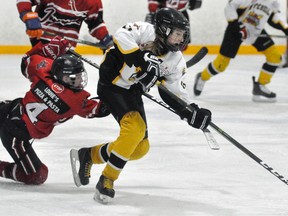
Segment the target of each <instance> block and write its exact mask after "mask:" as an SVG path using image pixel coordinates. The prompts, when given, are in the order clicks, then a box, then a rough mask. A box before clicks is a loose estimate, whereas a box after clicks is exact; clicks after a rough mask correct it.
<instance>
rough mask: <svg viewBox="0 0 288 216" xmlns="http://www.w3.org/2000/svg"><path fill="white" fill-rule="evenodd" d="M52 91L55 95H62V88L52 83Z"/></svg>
mask: <svg viewBox="0 0 288 216" xmlns="http://www.w3.org/2000/svg"><path fill="white" fill-rule="evenodd" d="M51 88H52V90H53V91H54V92H56V93H58V94H59V93H62V92H63V91H64V86H62V85H60V84H58V83H53V84H52V86H51Z"/></svg>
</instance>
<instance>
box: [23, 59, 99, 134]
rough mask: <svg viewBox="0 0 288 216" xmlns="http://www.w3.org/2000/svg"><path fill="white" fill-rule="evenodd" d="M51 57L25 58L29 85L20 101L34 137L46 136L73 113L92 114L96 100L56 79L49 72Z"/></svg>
mask: <svg viewBox="0 0 288 216" xmlns="http://www.w3.org/2000/svg"><path fill="white" fill-rule="evenodd" d="M52 62H53V60H51V59H49V58H45V57H43V56H40V55H32V56H30V57H28V58H27V59H26V65H27V66H26V70H25V71H26V75H27V78H28V79H29V80H30V81H31V82H32V84H31V89H30V90H29V91H28V92H27V93H26V94H25V96H24V98H23V99H22V101H21V105H22V119H23V121H24V122H25V123H26V126H27V129H28V132H29V134H30V136H31V137H33V138H39V139H40V138H44V137H47V136H48V135H49V134H50V133H51V132H52V130H53V128H54V127H55V126H56V125H58V124H60V123H63V122H65V121H67V120H68V119H71V118H72V117H73V116H74V115H79V116H81V117H84V118H90V117H95V113H96V110H97V105H98V102H97V101H94V100H89V99H88V97H89V96H90V94H89V93H88V92H87V91H85V90H82V91H79V92H74V91H72V90H71V89H69V88H66V87H64V86H63V85H61V84H59V83H57V82H55V81H54V80H53V79H52V78H51V75H50V73H49V72H50V70H51V65H52Z"/></svg>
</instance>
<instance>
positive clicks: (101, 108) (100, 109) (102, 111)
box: [95, 100, 110, 118]
mask: <svg viewBox="0 0 288 216" xmlns="http://www.w3.org/2000/svg"><path fill="white" fill-rule="evenodd" d="M108 115H110V110H109V108H108V106H107V105H106V104H105V103H104V102H102V101H101V100H100V101H99V102H98V106H97V110H96V113H95V117H98V118H99V117H106V116H108Z"/></svg>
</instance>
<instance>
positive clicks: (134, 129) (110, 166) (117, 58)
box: [71, 8, 211, 203]
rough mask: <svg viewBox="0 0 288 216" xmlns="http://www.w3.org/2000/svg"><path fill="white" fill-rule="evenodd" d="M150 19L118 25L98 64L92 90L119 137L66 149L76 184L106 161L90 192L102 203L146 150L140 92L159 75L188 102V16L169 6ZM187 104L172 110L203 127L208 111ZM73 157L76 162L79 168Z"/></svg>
mask: <svg viewBox="0 0 288 216" xmlns="http://www.w3.org/2000/svg"><path fill="white" fill-rule="evenodd" d="M155 21H156V22H155V26H153V25H152V24H150V23H146V22H135V23H128V24H126V25H124V26H123V27H121V28H120V29H119V30H118V31H117V32H116V33H115V34H114V36H113V37H114V47H113V48H111V49H110V50H108V51H107V52H106V55H105V57H104V61H103V62H102V64H101V66H100V70H99V72H100V79H99V82H98V90H97V93H98V95H99V97H100V98H101V99H102V100H103V101H105V103H106V104H107V105H108V107H109V108H110V110H111V113H112V114H113V116H114V117H115V119H116V120H117V122H118V123H119V126H120V133H119V136H118V137H117V139H116V140H114V141H112V142H109V143H104V144H100V145H96V146H94V147H92V148H88V147H87V148H82V149H80V150H75V149H72V150H71V164H72V169H73V170H74V171H73V174H74V180H75V184H76V185H77V186H80V185H87V184H88V183H89V177H90V169H91V166H92V164H103V163H106V166H105V168H104V170H103V172H102V175H101V176H100V179H99V181H98V183H97V185H96V193H95V196H94V199H95V200H97V201H100V202H103V203H106V202H108V200H109V199H111V198H113V197H114V195H115V191H114V188H113V183H114V181H115V180H117V179H118V177H119V175H120V173H121V171H122V169H123V168H124V166H125V164H126V163H127V162H128V161H131V160H137V159H140V158H142V157H143V156H144V155H145V154H146V153H147V152H148V150H149V140H148V131H147V121H146V116H145V109H144V105H143V101H142V97H141V96H142V94H143V93H144V92H146V91H148V90H149V89H150V88H151V87H152V86H153V85H154V84H155V83H156V81H157V80H161V81H162V84H163V85H164V86H165V87H167V88H168V89H169V90H171V91H172V92H174V93H175V94H176V95H178V96H179V97H180V98H181V99H183V100H185V101H186V102H187V103H188V104H191V103H192V100H191V98H190V97H189V95H188V93H187V92H186V90H185V88H184V85H183V76H182V74H183V73H184V72H185V70H187V68H186V63H185V59H184V58H183V56H182V52H181V51H180V50H181V48H182V47H184V46H185V45H186V43H187V40H188V38H189V31H190V30H189V28H188V27H187V26H188V21H187V19H186V18H185V17H184V16H183V15H182V14H181V13H180V12H178V11H177V10H175V9H168V8H165V9H161V10H159V11H158V12H157V13H156V15H155ZM170 102H171V101H170ZM169 105H171V106H173V104H171V103H170V104H169ZM192 106H193V107H194V109H195V110H194V111H192V112H190V111H188V112H187V109H186V110H185V109H183V107H182V109H183V110H177V112H178V113H179V115H180V117H181V118H185V119H187V121H188V124H189V125H191V126H192V127H195V128H200V129H204V128H206V127H207V126H208V124H209V123H210V121H211V112H210V111H209V110H207V109H204V108H199V107H198V106H197V105H196V104H194V103H192ZM174 107H175V106H174ZM176 107H177V106H176ZM184 110H185V111H184ZM77 161H79V162H80V168H79V170H78V169H77V168H76V162H77Z"/></svg>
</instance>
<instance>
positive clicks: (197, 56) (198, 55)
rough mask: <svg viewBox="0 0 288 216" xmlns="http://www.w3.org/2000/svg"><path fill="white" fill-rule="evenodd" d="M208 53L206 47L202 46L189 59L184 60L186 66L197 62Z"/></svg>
mask: <svg viewBox="0 0 288 216" xmlns="http://www.w3.org/2000/svg"><path fill="white" fill-rule="evenodd" d="M207 53H208V49H207V47H202V48H201V49H200V50H199V51H198V52H197V53H196V54H195V55H194V56H193V57H192V58H191V59H190V60H188V61H187V62H186V66H187V68H189V67H192V66H193V65H195V64H197V63H198V62H199V61H200V60H201V59H203V58H204V57H205V56H206V54H207Z"/></svg>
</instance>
